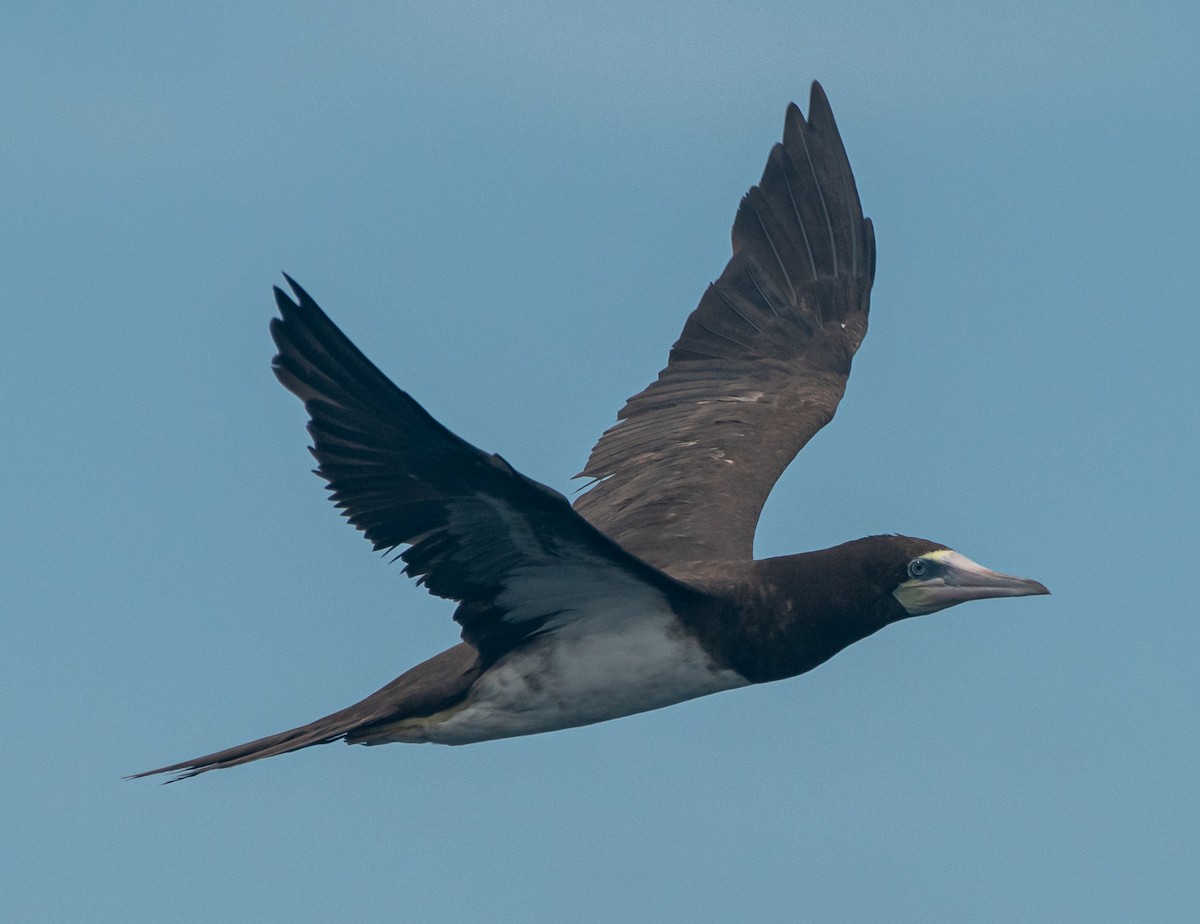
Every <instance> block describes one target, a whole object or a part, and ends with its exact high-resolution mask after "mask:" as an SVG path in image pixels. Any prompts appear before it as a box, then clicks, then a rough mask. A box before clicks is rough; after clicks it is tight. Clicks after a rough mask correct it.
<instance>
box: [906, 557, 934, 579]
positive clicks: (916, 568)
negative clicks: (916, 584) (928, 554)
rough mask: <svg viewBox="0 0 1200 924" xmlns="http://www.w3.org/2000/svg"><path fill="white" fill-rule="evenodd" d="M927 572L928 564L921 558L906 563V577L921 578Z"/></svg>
mask: <svg viewBox="0 0 1200 924" xmlns="http://www.w3.org/2000/svg"><path fill="white" fill-rule="evenodd" d="M928 572H929V562H927V561H926V560H925V559H923V558H914V559H913V560H912V561H910V562H909V563H908V576H909V577H911V578H923V577H925V575H926V574H927V573H928Z"/></svg>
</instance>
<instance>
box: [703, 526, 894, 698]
mask: <svg viewBox="0 0 1200 924" xmlns="http://www.w3.org/2000/svg"><path fill="white" fill-rule="evenodd" d="M838 552H839V549H826V550H824V551H821V552H806V553H804V554H801V555H786V556H782V557H780V558H768V559H763V560H761V561H752V562H737V563H728V564H722V565H720V566H718V565H717V564H716V563H713V564H711V565H708V566H706V567H705V568H704V569H703V571H699V570H698V571H696V572H694V573H693V574H688V575H683V574H681V575H680V577H682V578H683V579H684V580H689V581H691V582H692V583H695V584H697V585H700V586H702V587H704V588H705V589H706V590H709V591H710V592H711V593H713V594H714V595H716V596H717V597H719V603H717V604H716V605H714V606H713V607H711V608H706V609H705V610H704V611H702V612H699V613H696V614H694V619H692V620H689V623H690V628H691V629H692V630H693V631H694V632H696V634H697V636H698V637H699V638H700V642H701V644H702V645H704V647H705V649H706V650H707V651H708V652H709V653H710V654H711V655H712V656H713V657H714V659H716V660H717V661H719V662H720V663H721V664H723V665H724V666H728V667H731V668H733V669H734V670H736V671H737V672H738V673H740V674H741V675H742V676H743V677H745V678H746V679H747V680H749V681H751V682H752V683H764V682H766V681H769V680H781V679H783V678H784V677H794V676H795V675H796V674H802V673H804V672H805V671H808V670H812V669H813V668H814V667H816V666H817V665H818V664H821V663H822V662H824V661H827V660H828V659H829V658H832V657H833V656H834V655H835V654H837V653H838V652H839V651H841V650H842V649H843V648H845V647H847V646H848V645H852V644H853V643H854V642H857V641H859V640H860V639H863V638H866V637H867V636H868V635H870V634H872V633H873V632H877V631H879V630H880V629H882V628H883V627H884V626H886V625H888V624H889V623H891V622H895V621H897V620H898V619H902V618H904V617H905V616H906V615H907V614H906V613H905V612H904V610H903V608H902V607H901V606H900V605H899V603H898V602H897V601H896V600H895V598H894V597H893V596H892V595H891V593H890V589H889V588H886V587H881V586H879V581H878V580H877V579H875V578H874V576H873V575H872V574H871V573H870V569H869V568H867V567H866V566H865V565H864V566H860V565H859V564H858V562H857V561H856V560H855V559H853V558H850V559H847V557H846V556H845V555H844V554H837V553H838Z"/></svg>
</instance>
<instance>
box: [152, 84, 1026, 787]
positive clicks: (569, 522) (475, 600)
mask: <svg viewBox="0 0 1200 924" xmlns="http://www.w3.org/2000/svg"><path fill="white" fill-rule="evenodd" d="M874 275H875V238H874V233H873V230H872V226H871V221H870V219H866V218H864V217H863V214H862V206H861V204H860V203H859V198H858V191H857V189H856V187H855V183H854V177H853V175H852V173H851V171H850V164H849V161H848V160H847V157H846V152H845V149H844V148H843V146H842V141H841V138H840V136H839V135H838V130H837V126H836V125H835V123H834V120H833V113H832V112H831V111H830V108H829V102H828V100H827V99H826V97H825V93H824V91H823V90H822V89H821V86H820V84H818V83H813V86H812V94H811V98H810V101H809V110H808V118H807V119H805V118H804V116H803V115H802V114H801V112H800V110H799V109H798V108H797V107H796V105H795V104H791V105H789V106H788V109H787V115H786V118H785V121H784V129H783V141H782V143H780V144H776V145H775V146H774V147H773V148H772V149H771V154H770V157H769V158H768V160H767V166H766V169H765V170H764V172H763V175H762V179H761V180H760V181H759V184H758V185H757V186H755V187H753V188H751V189H750V191H749V192H748V193H747V194H746V196H745V197H744V198H743V199H742V202H741V205H740V207H739V208H738V211H737V216H736V218H735V219H734V223H733V256H732V258H731V259H730V261H729V263H728V265H727V266H726V267H725V271H724V272H723V273H722V274H721V277H720V278H719V279H718V280H717V281H716V282H715V283H712V284H711V285H710V286H709V287H708V289H707V291H706V292H705V293H704V296H703V297H702V298H701V300H700V304H699V306H698V307H697V308H696V310H695V311H693V312H692V314H691V316H690V317H689V318H688V319H687V322H686V324H685V325H684V328H683V333H682V334H681V336H680V338H679V340H678V341H676V343H675V345H674V346H673V347H672V348H671V353H670V358H669V360H668V362H667V366H666V368H665V369H663V370H662V372H660V373H659V376H658V379H657V380H656V381H654V382H653V383H652V384H651V385H650V386H649V387H647V388H646V389H645V390H644V391H642V392H641V393H639V394H637V395H634V396H633V397H632V398H630V399H629V401H628V402H627V403H626V405H625V407H624V409H623V410H622V411H621V412H620V414H619V415H618V419H617V423H616V424H615V425H614V426H613V427H611V428H610V429H609V430H608V431H607V432H605V433H604V434H603V435H602V436H601V437H600V440H599V441H598V442H597V443H596V445H595V447H594V448H593V449H592V453H591V457H590V458H589V459H588V462H587V465H586V466H585V467H584V469H583V471H582V472H581V473H580V476H579V477H588V478H591V479H593V483H592V484H591V485H590V487H589V488H588V489H587V490H586V493H583V494H582V495H581V496H580V497H579V498H578V499H577V500H576V501H575V503H574V505H572V504H571V503H570V502H569V501H568V500H567V499H566V498H565V497H564V496H563V495H561V494H559V493H558V492H557V491H554V490H553V489H551V488H548V487H546V486H545V485H543V484H540V483H538V482H536V481H533V480H532V479H530V478H527V477H526V476H524V475H522V474H521V473H520V472H518V471H517V470H516V469H514V468H513V467H512V466H511V465H509V464H508V463H507V462H505V461H504V459H502V458H501V457H500V456H498V455H490V454H488V453H485V452H483V451H481V450H479V449H477V448H475V447H474V446H472V445H471V444H470V443H468V442H466V441H465V440H463V439H461V438H460V437H458V436H456V435H455V434H453V433H451V432H450V431H449V430H447V429H446V428H445V427H443V426H442V425H441V424H440V423H438V422H437V421H436V420H434V419H433V417H431V416H430V415H429V414H428V413H427V412H426V411H425V410H424V409H423V408H422V407H421V406H420V405H419V404H417V402H416V401H414V400H413V399H412V398H411V397H410V396H409V395H408V394H407V393H406V392H404V391H402V390H401V389H399V388H398V387H397V386H396V385H394V384H393V383H392V382H391V380H390V379H388V378H387V376H385V375H384V374H383V373H382V372H380V371H379V369H377V368H376V367H375V366H374V365H373V364H372V363H371V361H370V360H368V359H367V358H366V356H364V355H363V354H362V353H361V352H360V351H359V350H358V348H357V347H355V346H354V344H353V343H351V342H350V340H349V339H347V338H346V336H345V335H344V334H342V332H341V331H340V330H339V329H338V328H337V327H336V326H335V325H334V324H333V322H332V321H331V320H330V319H329V318H328V317H327V316H326V315H325V313H324V312H323V311H322V310H321V309H320V308H319V307H318V306H317V303H316V302H315V301H313V299H312V298H311V297H310V296H309V295H308V293H307V292H305V291H304V290H303V289H302V288H301V287H300V286H299V285H297V284H296V282H294V281H293V280H292V279H291V278H290V277H285V278H286V279H287V282H288V285H289V286H290V288H291V293H290V294H288V293H285V292H283V291H281V290H280V289H279V288H276V289H275V300H276V302H277V304H278V307H279V313H280V316H279V317H278V318H275V319H273V320H272V321H271V336H272V338H273V339H274V341H275V344H276V346H277V347H278V350H279V354H278V355H277V356H276V357H275V359H274V362H273V368H274V371H275V375H276V376H277V377H278V378H279V381H280V382H282V383H283V385H284V386H285V387H286V388H287V389H288V390H289V391H291V392H292V393H293V394H295V395H296V396H297V397H298V398H300V400H301V401H303V402H304V406H305V408H306V410H307V412H308V415H309V417H310V421H309V424H308V431H309V433H310V435H311V437H312V441H313V445H312V448H311V451H312V453H313V455H314V456H315V457H316V459H317V462H318V466H319V467H318V468H317V470H316V471H317V474H319V475H320V476H321V477H322V478H323V479H325V481H326V483H327V485H328V490H329V492H330V496H331V498H332V500H333V501H334V503H335V504H336V505H337V507H339V508H340V509H341V511H342V514H343V516H345V517H346V518H347V519H348V520H349V521H350V522H351V523H352V524H354V526H355V527H357V528H358V529H359V530H361V531H362V532H363V533H364V535H365V536H366V538H367V539H369V540H370V541H371V542H372V544H373V545H374V547H375V549H377V550H393V549H397V548H400V547H404V548H403V551H401V552H400V553H399V555H398V558H399V559H402V560H403V562H404V572H405V574H407V575H409V576H410V577H413V578H415V579H416V580H417V583H419V584H424V585H425V587H426V589H427V590H428V591H429V592H430V593H433V594H435V595H437V596H439V597H444V598H446V599H449V600H453V601H455V602H456V603H457V604H458V606H457V609H456V610H455V612H454V619H455V620H456V621H457V622H458V623H459V624H460V625H461V627H462V642H461V643H460V644H458V645H455V646H454V647H453V648H450V649H448V650H447V651H444V652H442V653H441V654H439V655H436V656H435V657H433V658H430V659H429V660H428V661H425V662H424V663H422V664H418V665H417V666H416V667H414V668H412V669H411V670H409V671H407V672H406V673H404V674H402V675H401V676H400V677H398V678H397V679H395V680H393V681H392V682H391V683H389V684H388V685H387V686H385V687H384V688H383V689H381V690H379V691H378V692H376V693H373V694H371V695H370V696H368V697H367V698H366V699H364V700H362V701H361V702H359V703H356V704H354V705H353V706H349V707H347V708H345V709H342V710H340V711H338V712H335V713H333V714H332V715H328V716H326V717H324V718H321V719H317V720H316V721H315V722H310V723H309V724H307V725H302V726H300V727H298V728H293V729H291V730H290V731H285V732H280V733H279V734H275V735H269V736H267V737H265V738H260V739H258V740H257V741H251V742H249V743H247V744H242V745H238V746H237V747H232V748H228V749H226V750H223V751H217V752H216V753H213V754H206V755H205V756H203V757H196V758H193V759H191V760H185V761H180V762H179V763H175V764H170V765H169V766H166V767H160V768H158V769H157V770H150V771H147V772H146V773H140V774H137V776H147V775H150V774H154V773H176V774H178V775H177V776H176V777H175V779H183V778H186V777H190V776H195V775H196V774H198V773H204V772H205V771H208V770H215V769H218V768H223V767H233V766H236V765H238V764H244V763H247V762H249V761H252V760H258V759H259V758H262V757H271V756H273V755H275V754H284V753H287V752H289V751H295V750H299V749H300V748H305V747H308V746H310V745H314V744H326V743H328V742H331V741H336V740H338V739H342V740H345V741H346V742H348V743H351V744H385V743H388V742H394V741H399V742H438V743H442V744H470V743H472V742H477V741H488V740H491V739H495V738H507V737H512V736H515V735H531V734H535V733H537V732H547V731H554V730H556V729H563V728H571V727H574V726H579V725H588V724H591V723H593V722H602V721H605V720H607V719H615V718H618V717H620V716H625V715H631V714H634V713H638V712H645V711H648V710H651V709H658V708H660V707H662V706H669V705H672V704H674V703H679V702H682V701H684V700H688V699H692V698H694V697H698V696H704V695H707V694H709V693H716V692H719V691H721V690H730V689H733V688H735V687H742V686H746V685H748V684H752V683H765V682H767V681H771V680H780V679H782V678H785V677H792V676H795V675H797V674H802V673H804V672H805V671H808V670H811V669H812V668H814V667H816V666H817V665H818V664H821V663H822V662H823V661H826V660H827V659H829V658H831V657H832V656H833V655H835V654H837V653H838V652H839V651H841V650H842V649H843V648H845V647H847V646H848V645H851V644H853V643H854V642H856V641H858V640H860V639H863V638H866V637H867V636H868V635H871V634H872V633H874V632H876V631H878V630H879V629H882V628H883V627H884V626H886V625H888V624H890V623H893V622H898V621H899V620H901V619H906V618H908V617H910V616H920V615H924V614H927V613H934V612H936V611H938V610H942V609H945V608H946V607H949V606H954V605H956V604H958V603H962V602H964V601H967V600H978V599H982V598H985V597H1016V596H1024V595H1027V594H1045V593H1049V591H1048V590H1047V589H1046V588H1045V587H1044V586H1043V585H1042V584H1039V583H1038V582H1037V581H1032V580H1028V579H1025V578H1018V577H1012V576H1009V575H1004V574H999V573H997V572H994V571H990V570H988V569H986V568H984V567H982V566H981V565H978V564H976V563H975V562H973V561H971V560H970V559H968V558H966V557H965V556H963V555H961V554H959V553H958V552H955V551H952V550H951V549H949V548H948V547H946V546H945V545H943V544H941V543H939V542H931V541H929V540H926V539H915V538H911V537H907V536H899V535H882V536H871V537H868V538H865V539H857V540H854V541H851V542H847V543H845V544H843V545H839V546H836V547H834V548H830V549H825V550H823V551H817V552H806V553H802V554H798V555H785V556H781V557H778V558H767V559H761V560H756V559H755V558H754V556H753V541H754V531H755V527H756V525H757V522H758V517H759V513H760V511H761V510H762V506H763V503H764V502H765V501H766V499H767V495H768V494H769V493H770V491H771V488H772V486H773V485H774V484H775V482H776V480H777V479H778V478H779V476H780V474H781V473H782V472H783V470H784V469H785V468H786V467H787V465H788V463H790V462H791V460H792V459H793V458H794V457H795V456H796V454H797V453H798V452H799V451H800V450H801V449H802V448H803V447H804V445H805V444H806V443H807V442H808V441H809V439H811V438H812V436H813V435H814V434H815V433H816V432H817V431H818V430H820V429H821V427H823V426H825V424H827V423H828V422H829V421H830V419H831V418H832V417H833V415H834V411H835V410H836V409H837V405H838V402H839V401H840V400H841V397H842V394H843V392H844V391H845V387H846V379H847V377H848V376H849V374H850V362H851V359H852V358H853V356H854V353H855V351H856V350H857V349H858V346H859V344H860V343H861V342H862V339H863V337H864V335H865V334H866V331H867V307H868V300H869V296H870V291H871V283H872V280H873V278H874Z"/></svg>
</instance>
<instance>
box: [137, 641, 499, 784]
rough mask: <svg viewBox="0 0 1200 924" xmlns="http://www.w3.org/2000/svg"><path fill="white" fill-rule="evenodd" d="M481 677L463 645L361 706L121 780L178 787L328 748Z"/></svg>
mask: <svg viewBox="0 0 1200 924" xmlns="http://www.w3.org/2000/svg"><path fill="white" fill-rule="evenodd" d="M479 673H480V664H479V654H478V652H477V651H476V650H475V649H474V648H472V647H471V646H470V645H467V644H466V643H462V644H458V645H455V646H454V647H453V648H450V649H447V650H446V651H443V652H442V653H441V654H439V655H435V656H434V657H432V658H430V659H429V660H428V661H425V662H423V663H421V664H418V665H417V666H416V667H414V668H412V669H411V670H409V671H406V672H405V673H403V674H401V675H400V676H399V677H397V678H396V679H395V680H393V681H392V682H391V683H389V684H388V685H387V686H385V687H384V688H383V689H381V690H378V691H377V692H375V693H372V694H371V695H370V696H368V697H367V698H366V699H364V700H362V701H361V702H358V703H355V704H354V705H353V706H347V707H346V708H345V709H341V710H339V711H338V712H334V713H332V714H330V715H327V716H325V717H324V718H320V719H317V720H316V721H315V722H309V723H308V724H307V725H300V726H298V727H296V728H292V729H289V730H288V731H284V732H278V733H277V734H274V735H267V736H266V737H265V738H259V739H258V740H256V741H249V742H247V743H245V744H239V745H236V746H234V747H231V748H226V749H225V750H223V751H215V752H213V753H212V754H205V755H204V756H203V757H193V758H192V759H191V760H183V761H180V762H179V763H177V764H169V765H167V766H165V767H159V768H157V769H156V770H146V771H143V772H142V773H135V774H132V775H131V776H127V777H126V778H125V779H128V780H136V779H140V778H142V777H145V776H153V775H155V774H156V773H174V774H176V776H174V777H172V778H171V779H170V780H168V781H167V782H169V783H176V782H178V781H179V780H186V779H188V778H189V777H193V776H197V775H198V774H201V773H206V772H208V771H209V770H223V769H224V768H226V767H236V766H238V765H239V764H247V763H250V762H251V761H254V760H261V759H262V758H264V757H274V756H275V755H276V754H287V753H289V752H290V751H299V750H300V749H301V748H307V747H311V746H312V745H315V744H329V743H330V742H331V741H337V740H339V739H344V738H346V736H347V735H349V734H350V733H351V732H353V731H354V730H355V729H360V728H363V727H364V726H367V725H373V724H375V723H378V722H389V723H390V722H394V721H398V720H400V719H403V718H408V717H411V716H424V715H433V714H434V713H436V712H440V711H441V710H443V709H447V708H449V707H451V706H453V705H455V704H456V703H458V702H460V701H461V700H462V699H463V698H464V697H465V696H466V695H467V693H468V692H469V691H470V689H471V685H472V684H473V683H474V682H475V680H476V678H477V677H478V676H479Z"/></svg>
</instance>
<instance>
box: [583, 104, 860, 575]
mask: <svg viewBox="0 0 1200 924" xmlns="http://www.w3.org/2000/svg"><path fill="white" fill-rule="evenodd" d="M874 275H875V238H874V233H873V231H872V228H871V222H870V219H864V218H863V214H862V205H861V204H860V203H859V199H858V191H857V189H856V188H855V185H854V176H853V174H852V173H851V171H850V162H849V161H848V160H847V158H846V151H845V148H844V147H843V146H842V140H841V137H840V136H839V135H838V130H837V125H836V124H835V123H834V120H833V113H832V112H831V111H830V108H829V101H828V100H827V99H826V98H825V93H824V91H823V90H822V89H821V86H820V84H818V83H813V86H812V96H811V99H810V102H809V117H808V120H807V121H805V119H804V116H803V115H802V114H801V113H800V110H799V109H797V108H796V106H795V104H791V105H789V106H788V110H787V117H786V120H785V123H784V131H783V143H782V144H777V145H775V147H774V148H773V149H772V150H771V155H770V157H769V158H768V160H767V166H766V169H765V170H764V172H763V176H762V180H761V181H760V182H759V184H758V186H755V187H753V188H751V190H750V191H749V192H748V193H747V194H746V196H745V197H744V198H743V199H742V203H741V206H740V208H739V209H738V213H737V217H736V218H735V219H734V223H733V257H732V259H730V261H729V263H728V265H727V266H726V267H725V272H724V273H722V274H721V278H720V279H718V280H717V281H716V282H715V283H713V284H712V285H710V286H709V287H708V291H706V292H705V293H704V297H703V298H702V299H701V300H700V304H699V306H698V307H697V308H696V310H695V311H693V312H692V314H691V316H690V317H689V318H688V320H687V323H686V324H685V325H684V328H683V334H682V335H681V336H680V338H679V340H678V341H677V342H676V343H675V345H674V346H673V347H672V348H671V354H670V359H669V361H668V363H667V367H666V368H665V369H663V370H662V372H660V373H659V376H658V380H657V381H655V382H654V383H653V384H651V385H650V386H649V387H648V388H647V389H646V390H645V391H643V392H641V393H640V394H637V395H634V396H633V397H632V398H630V399H629V401H628V402H627V403H626V404H625V407H624V408H623V409H622V410H621V413H620V414H618V415H617V423H616V424H615V425H614V426H613V427H611V428H610V429H609V430H608V431H607V432H605V434H604V435H603V436H602V437H601V438H600V440H599V442H597V443H596V445H595V447H594V448H593V449H592V454H591V457H590V458H589V459H588V463H587V467H586V468H584V470H583V471H582V472H581V473H580V476H579V477H589V478H595V479H597V481H596V483H595V484H593V485H591V486H590V487H589V488H588V490H587V491H586V493H584V494H582V495H581V496H580V497H579V498H578V499H577V500H576V501H575V509H576V510H577V511H578V512H579V513H580V514H582V515H583V516H584V517H586V518H587V519H588V520H589V521H590V522H591V523H592V524H594V525H595V526H597V527H599V528H600V529H601V530H602V531H603V532H605V533H606V534H607V535H609V536H610V537H612V538H613V539H615V540H616V541H617V542H619V543H620V544H621V545H622V546H624V547H625V548H626V549H628V550H629V551H631V552H633V553H634V554H635V555H638V556H640V557H641V558H642V559H644V560H645V561H648V562H650V563H651V564H653V565H656V566H657V567H660V568H662V567H668V566H670V565H672V564H676V563H680V562H687V561H699V560H708V559H726V560H728V559H747V558H751V557H752V556H753V545H754V529H755V526H756V525H757V523H758V516H759V513H760V512H761V510H762V506H763V504H764V503H765V501H766V499H767V495H768V494H769V493H770V491H771V488H772V487H773V486H774V484H775V482H776V480H778V478H779V476H780V475H781V474H782V473H783V470H784V469H785V468H786V467H787V466H788V464H789V463H790V462H791V461H792V459H793V458H795V456H796V453H798V452H799V451H800V450H801V449H802V448H803V447H804V445H805V444H806V443H807V442H808V441H809V440H810V439H811V438H812V436H813V434H815V433H816V432H817V431H818V430H820V429H821V427H823V426H825V424H827V423H828V422H829V421H830V419H831V418H832V417H833V415H834V412H835V411H836V410H837V406H838V402H839V401H840V400H841V397H842V394H843V393H844V391H845V388H846V379H847V377H848V376H849V374H850V361H851V359H852V358H853V357H854V353H855V351H856V350H857V349H858V346H859V344H860V343H861V342H862V339H863V337H864V336H865V335H866V332H867V306H868V302H869V298H870V291H871V283H872V280H873V279H874Z"/></svg>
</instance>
